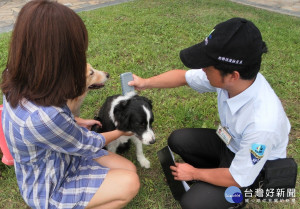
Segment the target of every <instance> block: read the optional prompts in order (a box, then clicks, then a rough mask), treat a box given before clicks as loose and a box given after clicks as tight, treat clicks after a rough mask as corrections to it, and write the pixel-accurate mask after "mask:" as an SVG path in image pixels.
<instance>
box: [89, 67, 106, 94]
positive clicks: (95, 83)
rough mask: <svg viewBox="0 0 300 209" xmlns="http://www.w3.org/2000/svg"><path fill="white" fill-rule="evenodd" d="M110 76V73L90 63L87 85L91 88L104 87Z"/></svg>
mask: <svg viewBox="0 0 300 209" xmlns="http://www.w3.org/2000/svg"><path fill="white" fill-rule="evenodd" d="M108 78H109V74H108V73H106V72H103V71H99V70H96V69H94V68H93V67H92V66H91V65H90V64H87V65H86V86H87V90H89V89H99V88H102V87H104V83H105V82H106V81H107V79H108Z"/></svg>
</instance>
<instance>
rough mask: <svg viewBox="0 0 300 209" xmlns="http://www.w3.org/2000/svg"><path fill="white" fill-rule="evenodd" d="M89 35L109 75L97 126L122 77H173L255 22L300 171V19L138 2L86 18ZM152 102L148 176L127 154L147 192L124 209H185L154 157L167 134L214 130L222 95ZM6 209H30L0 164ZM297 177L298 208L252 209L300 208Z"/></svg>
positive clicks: (172, 94) (98, 99) (183, 95)
mask: <svg viewBox="0 0 300 209" xmlns="http://www.w3.org/2000/svg"><path fill="white" fill-rule="evenodd" d="M80 16H81V17H82V19H83V20H84V22H85V24H86V26H87V29H88V32H89V48H88V62H90V63H91V64H92V65H93V66H94V67H95V68H96V69H99V70H104V71H107V72H109V73H110V75H111V79H110V81H109V82H108V83H107V85H106V87H105V88H104V89H101V90H95V91H91V92H89V94H88V96H87V98H86V100H85V102H84V104H83V107H82V110H81V116H82V117H83V118H93V117H94V115H95V114H96V112H97V110H98V109H99V107H100V106H101V104H102V102H103V101H104V100H105V98H106V97H107V96H110V95H113V94H119V93H121V88H120V82H119V74H121V73H123V72H126V71H131V72H133V73H135V74H137V75H140V76H141V77H150V76H153V75H157V74H159V73H162V72H165V71H168V70H171V69H175V68H177V69H186V68H185V67H184V66H183V64H182V63H181V61H180V59H179V56H178V54H179V51H180V50H181V49H184V48H186V47H188V46H190V45H192V44H195V43H198V42H200V41H201V40H203V39H204V38H205V37H206V35H208V34H209V33H210V31H211V30H212V28H213V27H214V26H215V25H216V24H217V23H219V22H221V21H225V20H227V19H229V18H232V17H236V16H240V17H244V18H247V19H250V20H252V21H253V22H254V23H255V24H256V25H257V26H258V28H260V30H261V32H262V36H263V39H264V40H265V41H266V43H267V45H268V48H269V53H268V54H266V55H264V57H263V63H262V69H261V72H262V74H263V75H264V76H265V77H266V79H267V80H268V81H269V82H270V84H271V86H272V87H273V88H274V90H275V92H276V93H277V95H278V96H279V98H280V99H281V101H282V103H283V105H284V107H285V110H286V113H287V115H288V117H289V119H290V122H291V125H292V130H291V134H290V143H289V145H288V156H289V157H294V158H295V159H296V161H297V163H298V164H299V165H300V158H299V156H300V155H299V150H300V120H299V113H300V103H299V89H300V85H299V77H300V76H299V75H300V74H299V67H300V65H299V51H300V39H299V34H300V19H299V18H296V17H291V16H287V15H282V14H277V13H273V12H269V11H265V10H261V9H256V8H252V7H248V6H243V5H239V4H236V3H232V2H230V1H225V0H198V1H197V0H185V1H180V0H151V1H149V0H136V1H132V2H128V3H124V4H119V5H116V6H110V7H105V8H101V9H98V10H94V11H89V12H82V13H80ZM10 35H11V33H6V34H0V69H1V70H3V69H4V68H5V64H6V59H7V50H8V45H9V38H10ZM140 94H141V95H144V96H147V97H148V98H150V99H152V101H153V105H154V116H155V122H154V124H153V125H154V131H155V134H156V138H157V142H156V143H155V144H154V145H151V146H144V153H145V155H146V157H148V158H149V160H150V161H151V168H150V169H143V168H141V167H140V166H139V165H138V163H137V160H136V157H135V148H134V146H132V148H131V149H130V150H129V151H128V152H127V153H125V156H126V157H127V158H129V159H130V160H132V161H133V162H134V163H135V164H136V165H137V168H138V174H139V176H140V181H141V189H140V192H139V194H138V195H137V196H136V198H135V199H134V200H133V201H132V202H131V203H130V204H129V205H128V206H127V207H126V208H128V209H129V208H130V209H133V208H147V209H148V208H151V209H152V208H165V209H169V208H172V209H173V208H175V209H177V208H180V206H179V204H178V203H177V202H176V201H174V200H173V198H172V195H171V193H170V191H169V188H168V186H167V184H166V181H165V178H164V175H163V173H162V170H161V167H160V164H159V162H158V159H157V156H156V152H157V151H158V150H159V149H161V148H162V147H164V146H165V145H166V144H167V138H168V136H169V134H170V133H171V132H172V131H173V130H175V129H178V128H183V127H209V128H216V126H217V124H218V121H219V119H218V112H217V106H216V105H217V104H216V95H215V94H213V93H206V94H201V95H200V94H198V93H196V92H194V91H192V90H191V89H190V88H188V87H181V88H177V89H163V90H162V89H153V90H145V91H143V92H140ZM0 172H1V174H0V175H1V177H0V208H26V205H25V203H24V202H23V200H22V198H21V196H20V194H19V191H18V188H17V183H16V180H15V176H14V170H13V168H12V167H7V166H4V165H3V164H0ZM299 183H300V181H299V177H298V178H297V188H296V195H297V198H296V204H292V203H256V202H252V203H251V204H248V206H247V208H278V209H279V208H299V207H300V205H299V203H298V202H299V190H300V187H299Z"/></svg>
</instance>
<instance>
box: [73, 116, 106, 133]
mask: <svg viewBox="0 0 300 209" xmlns="http://www.w3.org/2000/svg"><path fill="white" fill-rule="evenodd" d="M75 120H76V123H77V124H78V125H79V126H81V127H84V128H87V129H88V130H91V128H92V126H93V125H98V126H100V127H102V124H101V123H100V121H98V120H93V119H83V118H79V117H75Z"/></svg>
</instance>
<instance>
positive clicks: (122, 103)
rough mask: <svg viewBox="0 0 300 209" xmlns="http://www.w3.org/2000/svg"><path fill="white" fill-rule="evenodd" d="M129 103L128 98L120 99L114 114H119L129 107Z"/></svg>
mask: <svg viewBox="0 0 300 209" xmlns="http://www.w3.org/2000/svg"><path fill="white" fill-rule="evenodd" d="M128 104H129V101H128V100H122V101H120V103H119V104H118V105H116V106H115V109H114V114H117V113H119V112H123V111H124V110H125V109H126V108H127V106H128Z"/></svg>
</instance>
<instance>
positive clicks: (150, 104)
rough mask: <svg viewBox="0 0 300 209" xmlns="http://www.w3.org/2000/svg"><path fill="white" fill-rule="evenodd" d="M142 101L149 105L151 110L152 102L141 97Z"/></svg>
mask: <svg viewBox="0 0 300 209" xmlns="http://www.w3.org/2000/svg"><path fill="white" fill-rule="evenodd" d="M142 99H143V100H144V101H145V102H146V103H148V104H149V106H150V108H151V109H152V101H151V100H150V99H148V98H147V97H142Z"/></svg>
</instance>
